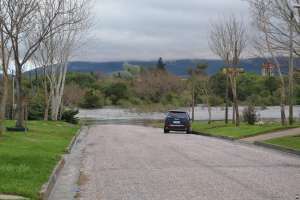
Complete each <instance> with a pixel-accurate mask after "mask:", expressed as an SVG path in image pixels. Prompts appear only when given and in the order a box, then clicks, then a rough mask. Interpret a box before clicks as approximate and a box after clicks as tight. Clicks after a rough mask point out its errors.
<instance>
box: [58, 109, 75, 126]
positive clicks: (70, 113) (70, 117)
mask: <svg viewBox="0 0 300 200" xmlns="http://www.w3.org/2000/svg"><path fill="white" fill-rule="evenodd" d="M78 113H79V111H78V110H73V109H67V110H65V111H64V112H63V114H62V117H61V120H63V121H65V122H68V123H71V124H78V122H79V119H78V118H77V117H76V115H77V114H78Z"/></svg>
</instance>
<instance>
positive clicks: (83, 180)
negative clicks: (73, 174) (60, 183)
mask: <svg viewBox="0 0 300 200" xmlns="http://www.w3.org/2000/svg"><path fill="white" fill-rule="evenodd" d="M89 180H90V179H89V177H88V176H87V175H85V174H84V173H83V172H82V171H80V175H79V179H78V183H77V184H78V186H79V188H81V186H83V185H85V184H86V183H87V182H88V181H89ZM80 197H81V196H80V189H79V190H78V192H77V193H76V195H75V199H76V200H79V199H80Z"/></svg>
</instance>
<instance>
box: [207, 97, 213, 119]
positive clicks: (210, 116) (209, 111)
mask: <svg viewBox="0 0 300 200" xmlns="http://www.w3.org/2000/svg"><path fill="white" fill-rule="evenodd" d="M206 102H207V103H206V104H207V109H208V124H211V121H212V114H211V105H210V101H209V96H207V101H206Z"/></svg>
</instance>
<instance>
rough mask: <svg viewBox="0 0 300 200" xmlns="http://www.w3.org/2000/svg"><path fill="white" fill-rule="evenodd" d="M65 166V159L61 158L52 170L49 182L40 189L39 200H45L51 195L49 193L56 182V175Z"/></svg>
mask: <svg viewBox="0 0 300 200" xmlns="http://www.w3.org/2000/svg"><path fill="white" fill-rule="evenodd" d="M64 166H65V158H64V156H62V158H61V159H60V161H59V162H58V164H57V165H56V167H55V168H54V170H53V172H52V174H51V176H50V178H49V181H48V182H47V183H46V184H44V185H43V186H42V189H41V190H40V192H39V199H40V200H47V199H48V198H49V196H50V194H51V191H52V189H53V187H54V185H55V183H56V181H57V178H58V175H59V173H60V172H61V170H62V168H63V167H64Z"/></svg>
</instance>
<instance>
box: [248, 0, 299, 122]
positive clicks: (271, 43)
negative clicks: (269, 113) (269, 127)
mask: <svg viewBox="0 0 300 200" xmlns="http://www.w3.org/2000/svg"><path fill="white" fill-rule="evenodd" d="M248 1H249V3H250V5H251V8H252V12H253V16H254V22H255V23H254V24H255V25H256V27H257V28H258V31H259V33H260V34H257V36H256V38H255V41H254V46H255V48H256V50H257V52H259V54H260V55H262V56H263V57H265V58H266V59H267V60H268V62H271V63H274V65H275V66H276V68H277V71H278V74H279V77H280V80H281V86H280V91H281V122H282V125H286V124H287V122H286V121H287V120H286V114H285V106H286V103H287V101H288V102H289V123H290V124H292V123H293V121H294V117H293V106H294V56H295V55H299V47H300V46H299V44H300V43H299V42H300V40H299V39H300V38H299V36H300V35H299V32H298V27H300V26H298V21H297V20H296V18H295V15H296V13H297V12H298V13H299V9H296V8H294V6H293V4H295V3H299V2H298V1H296V0H275V1H271V0H248ZM299 30H300V29H299ZM282 56H288V57H289V76H288V78H289V87H288V94H289V95H288V98H287V96H286V93H287V92H286V83H285V80H284V76H283V74H282V71H281V67H282V65H281V62H280V61H279V59H278V58H279V57H282Z"/></svg>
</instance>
